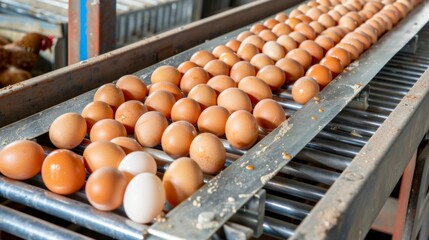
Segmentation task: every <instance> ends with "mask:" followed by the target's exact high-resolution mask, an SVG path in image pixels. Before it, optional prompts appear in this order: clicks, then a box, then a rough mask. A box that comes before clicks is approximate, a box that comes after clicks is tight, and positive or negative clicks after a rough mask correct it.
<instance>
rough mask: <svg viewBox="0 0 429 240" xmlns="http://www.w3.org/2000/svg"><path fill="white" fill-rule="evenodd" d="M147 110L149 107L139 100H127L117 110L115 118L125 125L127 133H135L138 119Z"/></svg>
mask: <svg viewBox="0 0 429 240" xmlns="http://www.w3.org/2000/svg"><path fill="white" fill-rule="evenodd" d="M145 112H147V107H146V105H144V104H143V103H142V102H140V101H137V100H130V101H126V102H124V103H122V104H121V105H120V106H119V107H118V109H117V110H116V112H115V120H116V121H118V122H120V123H122V124H123V125H124V127H125V129H126V130H127V133H133V132H134V126H135V125H136V122H137V120H138V119H139V117H140V116H141V115H143V113H145Z"/></svg>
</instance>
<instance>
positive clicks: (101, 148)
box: [83, 140, 126, 173]
mask: <svg viewBox="0 0 429 240" xmlns="http://www.w3.org/2000/svg"><path fill="white" fill-rule="evenodd" d="M125 156H126V154H125V152H124V150H122V148H121V147H119V146H118V145H116V144H114V143H112V142H109V141H105V140H100V141H96V142H92V143H90V144H89V145H88V146H87V147H86V148H85V150H84V151H83V158H84V160H85V167H86V169H87V170H88V172H89V173H92V172H94V171H95V170H97V169H99V168H102V167H114V168H118V166H119V164H120V163H121V161H122V159H123V158H124V157H125Z"/></svg>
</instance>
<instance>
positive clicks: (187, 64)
mask: <svg viewBox="0 0 429 240" xmlns="http://www.w3.org/2000/svg"><path fill="white" fill-rule="evenodd" d="M194 67H198V65H197V64H196V63H194V62H191V61H184V62H182V63H181V64H180V65H179V66H178V67H177V70H178V71H179V72H180V73H181V74H185V73H186V72H187V71H188V70H189V69H191V68H194ZM179 81H180V80H179ZM157 83H161V82H157ZM169 83H170V82H169ZM153 85H154V84H152V86H153ZM174 85H175V86H178V84H174Z"/></svg>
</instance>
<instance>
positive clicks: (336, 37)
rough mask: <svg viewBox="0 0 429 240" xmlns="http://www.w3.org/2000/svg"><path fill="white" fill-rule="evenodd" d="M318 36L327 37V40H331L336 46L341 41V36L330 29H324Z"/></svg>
mask: <svg viewBox="0 0 429 240" xmlns="http://www.w3.org/2000/svg"><path fill="white" fill-rule="evenodd" d="M320 35H321V36H328V37H329V38H331V39H332V41H334V43H335V44H337V43H339V42H340V41H341V36H340V35H339V34H338V33H337V32H336V31H333V30H332V28H328V29H326V30H325V31H323V32H322V33H321V34H320Z"/></svg>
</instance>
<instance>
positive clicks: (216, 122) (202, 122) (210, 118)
mask: <svg viewBox="0 0 429 240" xmlns="http://www.w3.org/2000/svg"><path fill="white" fill-rule="evenodd" d="M229 115H230V114H229V111H228V110H227V109H226V108H224V107H221V106H211V107H208V108H206V109H205V110H204V111H202V112H201V114H200V117H199V118H198V129H199V130H200V132H209V133H213V134H214V135H216V136H218V137H221V136H223V135H224V134H225V125H226V121H227V120H228V117H229Z"/></svg>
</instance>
